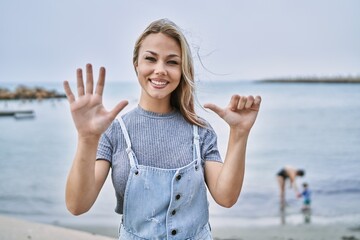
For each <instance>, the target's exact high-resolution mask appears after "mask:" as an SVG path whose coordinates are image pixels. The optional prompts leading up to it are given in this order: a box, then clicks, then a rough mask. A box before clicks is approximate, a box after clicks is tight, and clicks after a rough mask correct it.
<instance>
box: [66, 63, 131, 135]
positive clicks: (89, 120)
mask: <svg viewBox="0 0 360 240" xmlns="http://www.w3.org/2000/svg"><path fill="white" fill-rule="evenodd" d="M104 84H105V68H103V67H102V68H100V72H99V79H98V82H97V85H96V88H95V92H94V80H93V71H92V66H91V64H87V65H86V88H85V86H84V81H83V74H82V70H81V69H78V70H77V91H78V98H77V99H76V98H75V96H74V94H73V93H72V91H71V88H70V86H69V83H68V82H67V81H65V82H64V89H65V93H66V96H67V99H68V101H69V103H70V110H71V115H72V118H73V121H74V123H75V127H76V129H77V131H78V134H79V135H80V136H82V137H92V136H100V135H101V134H102V133H103V132H104V131H105V130H106V129H107V128H108V127H109V125H110V124H111V122H112V121H113V120H114V119H115V117H116V116H117V115H118V114H119V112H120V111H121V110H122V109H123V108H124V107H125V106H126V105H127V104H128V102H127V101H121V102H119V103H118V104H117V105H116V106H115V107H114V108H113V110H111V111H107V110H106V109H105V108H104V105H103V103H102V94H103V91H104V86H105V85H104Z"/></svg>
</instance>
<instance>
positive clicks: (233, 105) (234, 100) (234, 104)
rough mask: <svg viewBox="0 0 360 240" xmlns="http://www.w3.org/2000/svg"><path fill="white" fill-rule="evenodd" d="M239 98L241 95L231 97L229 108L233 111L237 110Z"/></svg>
mask: <svg viewBox="0 0 360 240" xmlns="http://www.w3.org/2000/svg"><path fill="white" fill-rule="evenodd" d="M239 99H240V96H239V95H237V94H236V95H233V96H232V97H231V99H230V103H229V106H228V107H229V108H230V109H231V110H232V111H235V110H236V108H237V105H238V103H239Z"/></svg>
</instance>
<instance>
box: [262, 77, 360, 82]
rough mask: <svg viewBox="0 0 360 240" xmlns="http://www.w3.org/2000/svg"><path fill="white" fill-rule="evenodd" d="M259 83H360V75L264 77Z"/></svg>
mask: <svg viewBox="0 0 360 240" xmlns="http://www.w3.org/2000/svg"><path fill="white" fill-rule="evenodd" d="M256 82H259V83H360V77H357V78H355V77H354V78H351V77H350V78H341V77H339V78H336V77H334V78H330V77H329V78H316V77H314V78H279V79H262V80H258V81H256Z"/></svg>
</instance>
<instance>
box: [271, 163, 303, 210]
mask: <svg viewBox="0 0 360 240" xmlns="http://www.w3.org/2000/svg"><path fill="white" fill-rule="evenodd" d="M304 175H305V171H304V170H302V169H296V168H293V167H289V166H286V167H284V168H282V169H281V170H280V171H279V172H278V173H277V181H278V184H279V189H280V209H281V210H283V209H285V206H286V201H285V185H286V182H287V181H288V180H289V181H290V188H293V189H294V192H295V196H296V197H297V198H300V197H301V194H300V192H299V190H298V187H297V184H296V178H297V177H303V176H304Z"/></svg>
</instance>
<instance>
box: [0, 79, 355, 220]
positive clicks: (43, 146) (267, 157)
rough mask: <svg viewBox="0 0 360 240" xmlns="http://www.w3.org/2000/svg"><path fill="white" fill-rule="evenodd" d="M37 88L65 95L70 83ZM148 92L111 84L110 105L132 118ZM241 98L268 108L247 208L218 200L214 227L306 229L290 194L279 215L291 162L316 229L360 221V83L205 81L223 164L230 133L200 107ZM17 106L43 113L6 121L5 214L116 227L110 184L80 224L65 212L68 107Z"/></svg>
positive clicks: (203, 94) (0, 162) (6, 104)
mask: <svg viewBox="0 0 360 240" xmlns="http://www.w3.org/2000/svg"><path fill="white" fill-rule="evenodd" d="M16 85H17V84H15V83H12V84H2V85H1V87H8V88H10V89H11V88H14V87H15V86H16ZM32 85H33V86H41V87H45V88H46V89H55V90H57V91H59V92H63V90H62V84H61V83H33V84H32ZM73 87H74V86H73ZM139 93H140V89H139V87H138V85H137V83H129V82H109V83H107V85H106V87H105V92H104V105H105V106H106V107H107V108H109V109H110V108H112V107H113V106H114V105H115V104H116V103H117V102H118V101H120V100H123V99H127V100H129V106H128V107H127V108H126V109H125V110H124V112H126V111H128V110H130V109H132V108H134V107H136V105H137V102H138V97H139ZM234 93H238V94H240V95H250V94H253V95H261V97H262V100H263V101H262V105H261V110H260V112H259V115H258V119H257V122H256V123H255V125H254V127H253V129H252V132H251V134H250V137H249V141H248V147H247V159H246V170H245V178H244V185H243V188H242V192H241V195H240V198H239V200H238V202H237V203H236V204H235V205H234V206H233V207H232V208H230V209H225V208H222V207H219V206H217V205H216V203H215V202H214V201H213V200H212V199H211V196H209V202H210V217H211V219H212V221H213V222H214V224H221V223H223V224H224V223H226V224H228V223H229V222H231V223H233V224H237V225H271V224H284V223H287V224H298V223H302V222H303V215H302V213H301V207H302V200H301V199H299V200H298V199H296V197H295V194H294V191H293V190H292V189H290V188H289V187H287V188H286V199H287V208H286V210H285V212H281V211H279V190H278V185H277V181H276V173H277V171H278V170H280V169H281V168H282V167H284V166H285V165H290V166H294V167H297V168H303V169H305V171H306V175H305V177H303V178H298V179H297V185H298V187H299V189H300V190H301V184H302V183H303V182H307V183H308V184H309V187H310V189H311V192H312V203H311V208H312V212H311V222H314V223H324V224H327V223H334V222H344V221H348V222H360V177H359V171H360V84H325V83H312V84H304V83H288V84H285V83H261V82H246V81H245V82H244V81H237V82H235V81H234V82H199V83H198V86H197V99H198V102H199V104H197V106H196V108H197V111H198V113H199V115H201V116H202V117H204V118H206V119H207V120H208V121H209V122H210V124H211V125H212V126H213V128H214V129H215V131H216V132H217V135H218V145H219V149H220V152H221V155H222V156H223V157H225V154H226V148H227V140H228V133H229V128H228V126H227V125H226V123H225V122H224V121H223V120H222V119H220V118H219V117H218V116H217V115H216V114H214V113H212V112H211V111H206V110H204V109H203V108H202V107H201V105H202V104H204V103H206V102H212V103H215V104H218V105H219V106H226V105H227V104H228V102H229V100H230V97H231V95H232V94H234ZM14 109H16V110H19V109H21V110H34V111H35V117H34V118H32V119H22V120H16V119H14V118H12V117H1V118H0V214H5V215H10V216H15V217H20V218H24V219H28V220H34V221H39V222H45V223H52V224H59V225H73V224H87V225H117V224H118V223H119V221H120V216H119V215H117V214H116V213H115V212H114V208H115V204H116V203H115V194H114V191H113V188H112V184H111V179H108V180H107V182H106V183H105V185H104V187H103V189H102V191H101V193H100V195H99V197H98V199H97V201H96V203H95V204H94V206H93V208H92V209H91V210H90V211H89V212H88V213H86V214H84V215H82V216H78V217H74V216H72V215H71V214H69V213H68V211H67V210H66V206H65V200H64V198H65V197H64V196H65V194H64V193H65V183H66V176H67V173H68V171H69V169H70V167H71V164H72V159H73V156H74V153H75V150H76V144H77V143H76V139H77V136H76V130H75V127H74V125H73V122H72V119H71V114H70V111H69V104H68V102H67V100H66V99H62V100H54V99H53V100H42V101H37V100H33V101H0V110H14ZM224 219H227V221H225V220H224Z"/></svg>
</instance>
